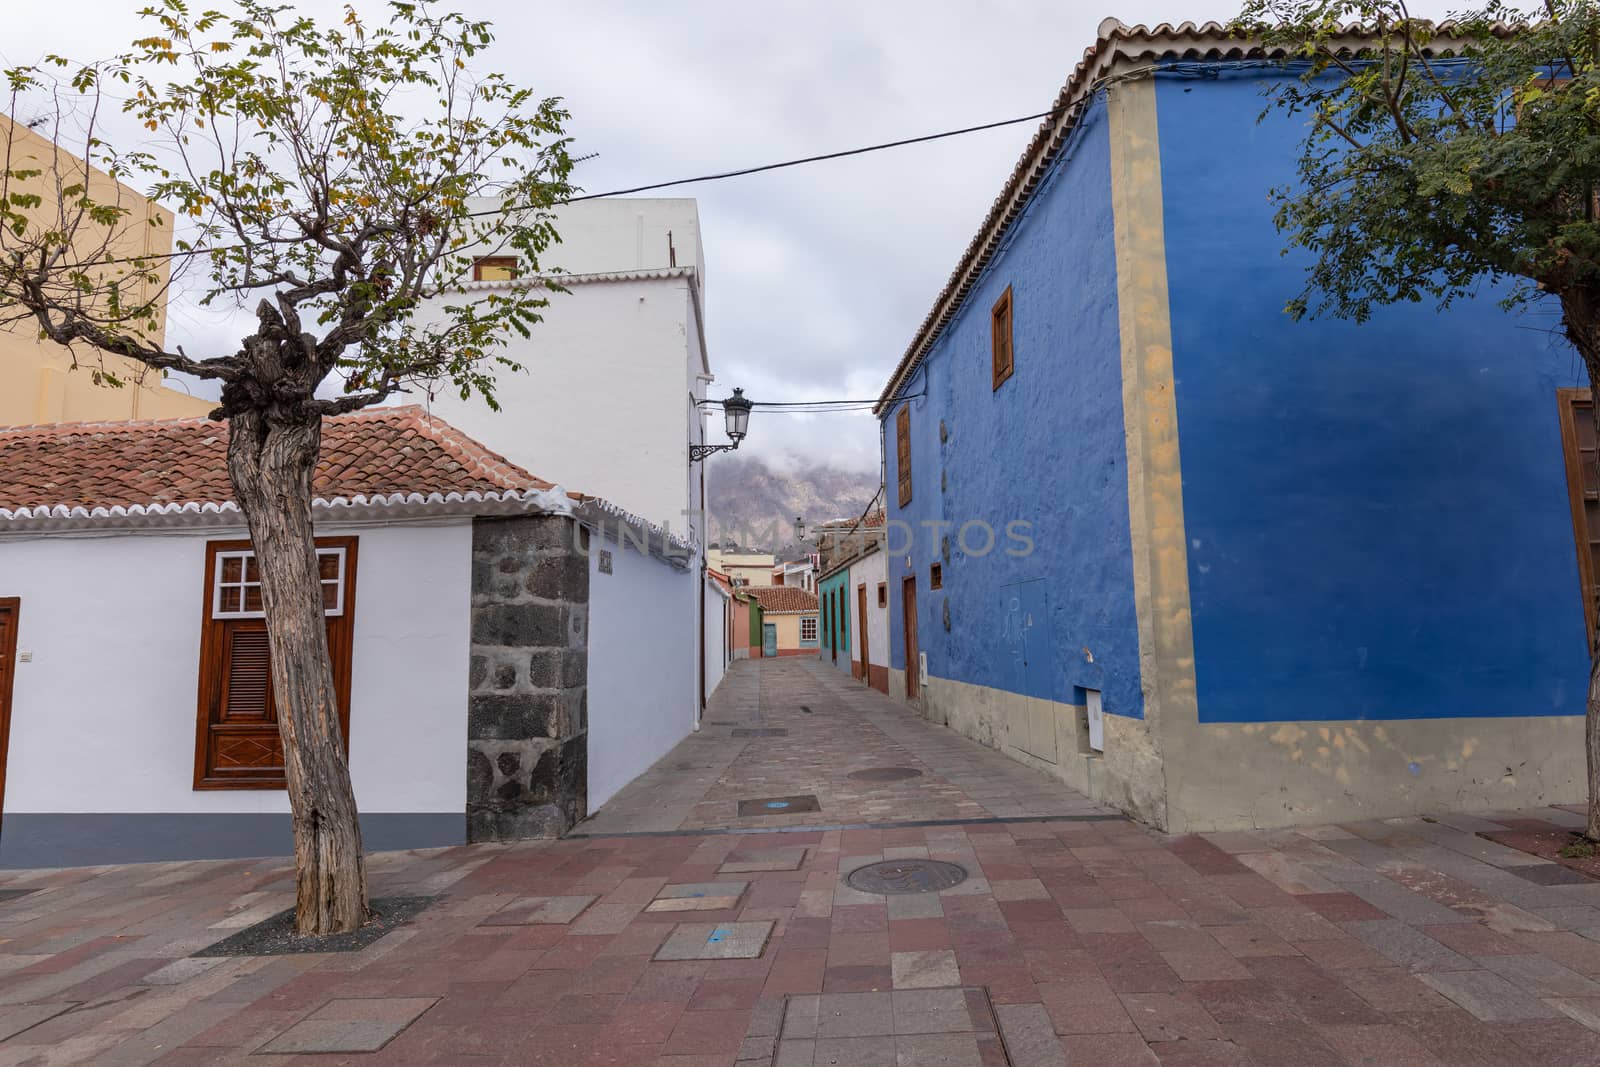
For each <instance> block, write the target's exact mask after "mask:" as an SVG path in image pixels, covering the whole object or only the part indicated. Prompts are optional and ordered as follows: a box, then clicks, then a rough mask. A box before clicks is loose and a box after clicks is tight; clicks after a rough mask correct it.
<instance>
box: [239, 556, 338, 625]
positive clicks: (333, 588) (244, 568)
mask: <svg viewBox="0 0 1600 1067" xmlns="http://www.w3.org/2000/svg"><path fill="white" fill-rule="evenodd" d="M344 576H345V550H344V549H343V548H319V549H317V577H318V579H319V580H320V581H321V583H322V613H323V614H324V615H330V616H331V615H343V614H344V588H345V580H344ZM211 617H212V618H213V619H261V618H265V617H266V608H265V605H263V604H262V602H261V571H260V568H259V567H258V566H257V565H256V554H255V553H254V552H250V551H232V552H218V553H217V570H216V581H215V583H214V584H213V586H212V590H211Z"/></svg>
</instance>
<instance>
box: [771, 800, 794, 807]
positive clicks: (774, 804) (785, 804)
mask: <svg viewBox="0 0 1600 1067" xmlns="http://www.w3.org/2000/svg"><path fill="white" fill-rule="evenodd" d="M788 806H789V802H788V801H787V800H769V801H767V807H769V808H787V807H788Z"/></svg>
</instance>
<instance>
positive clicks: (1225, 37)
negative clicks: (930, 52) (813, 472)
mask: <svg viewBox="0 0 1600 1067" xmlns="http://www.w3.org/2000/svg"><path fill="white" fill-rule="evenodd" d="M1456 29H1457V27H1456V26H1455V25H1454V24H1452V23H1450V22H1441V23H1438V24H1437V25H1435V26H1434V27H1433V37H1432V39H1431V40H1430V41H1429V42H1428V45H1427V47H1426V48H1425V49H1424V52H1425V53H1426V54H1427V55H1429V56H1430V57H1431V56H1450V55H1458V54H1460V53H1461V52H1463V51H1465V50H1466V49H1467V48H1468V47H1469V46H1470V42H1469V41H1468V39H1466V38H1463V37H1461V36H1459V35H1457V33H1456ZM1492 32H1494V33H1495V34H1497V35H1499V36H1509V35H1510V34H1512V33H1514V32H1515V30H1514V29H1513V28H1512V27H1510V26H1507V25H1505V24H1504V23H1496V24H1495V25H1494V26H1493V27H1492ZM1378 36H1379V34H1378V31H1376V30H1374V29H1372V28H1371V27H1368V26H1362V25H1360V24H1358V23H1351V24H1349V25H1347V26H1343V27H1340V28H1339V32H1338V34H1337V35H1335V36H1333V37H1331V38H1330V39H1329V40H1328V42H1327V44H1328V46H1329V47H1330V48H1332V49H1334V50H1336V51H1338V52H1341V53H1344V54H1351V53H1355V52H1357V51H1359V50H1360V49H1361V48H1362V47H1363V46H1365V45H1367V44H1368V43H1369V42H1371V41H1372V40H1374V39H1375V38H1377V37H1378ZM1288 54H1289V46H1287V45H1274V46H1271V47H1268V46H1267V45H1265V44H1263V43H1262V41H1261V40H1260V39H1259V38H1257V37H1255V36H1253V35H1252V34H1251V33H1250V32H1249V31H1247V30H1243V29H1235V28H1233V27H1232V26H1228V25H1224V24H1223V23H1220V22H1205V23H1201V24H1199V25H1196V24H1195V23H1193V22H1183V23H1179V24H1178V25H1176V26H1174V25H1172V24H1171V23H1167V22H1163V23H1160V24H1159V25H1156V26H1143V25H1139V26H1127V25H1124V24H1123V23H1122V22H1120V21H1118V20H1117V19H1115V18H1108V19H1103V20H1102V21H1101V23H1100V26H1099V30H1098V39H1097V40H1096V41H1095V43H1094V44H1092V45H1090V46H1089V47H1088V48H1087V49H1085V50H1084V53H1083V59H1082V60H1081V61H1079V63H1078V65H1077V67H1076V68H1075V69H1074V70H1073V72H1072V75H1071V77H1069V78H1068V79H1067V83H1066V84H1065V85H1063V86H1062V87H1061V91H1060V92H1059V93H1058V94H1056V99H1055V103H1054V105H1053V106H1052V107H1051V109H1050V117H1049V118H1047V119H1045V120H1044V122H1043V123H1042V124H1041V125H1040V126H1039V129H1038V131H1037V132H1036V133H1035V134H1034V135H1033V138H1032V139H1031V140H1030V141H1029V142H1028V146H1027V148H1025V149H1023V152H1022V158H1021V159H1019V160H1017V165H1016V166H1015V167H1014V168H1012V171H1011V176H1010V177H1009V178H1007V179H1006V184H1005V185H1004V186H1003V187H1002V188H1001V190H1000V195H999V196H998V197H996V198H995V201H994V203H993V204H992V205H990V207H989V213H988V214H987V215H986V216H985V217H984V220H983V225H982V226H980V227H979V228H978V233H977V235H976V236H975V237H973V238H972V241H971V242H970V243H969V244H968V245H967V249H966V251H965V252H963V253H962V254H961V259H960V261H959V262H958V263H957V264H956V269H955V272H954V273H952V274H951V275H950V280H949V281H948V282H946V283H945V287H944V289H943V290H941V291H940V293H939V296H938V299H936V300H935V301H934V302H933V309H932V310H931V311H929V312H928V315H927V317H926V318H924V319H923V320H922V325H921V326H920V327H918V328H917V334H916V336H915V337H914V338H912V340H911V345H910V347H908V348H907V349H906V351H905V355H903V356H901V357H900V362H899V364H898V365H897V366H896V367H895V369H894V373H893V374H891V375H890V376H889V382H888V384H887V385H885V386H884V387H883V393H882V394H881V395H880V396H879V397H878V403H877V405H876V406H875V407H874V408H873V409H872V410H873V414H875V415H881V414H883V411H884V409H885V408H886V407H888V406H889V404H890V403H891V402H892V401H893V400H894V398H895V395H896V394H897V393H899V391H900V388H901V386H902V385H903V384H904V383H905V381H906V379H907V378H909V377H910V375H911V373H912V372H913V371H915V370H916V369H917V366H918V364H920V363H921V362H922V359H923V357H924V356H926V355H927V353H928V349H929V348H931V347H932V346H933V343H934V341H936V340H938V338H939V334H940V333H942V332H943V330H944V328H945V326H946V325H948V324H949V322H950V320H951V319H953V318H954V317H955V315H956V312H958V311H960V310H961V305H962V303H963V302H964V301H965V300H966V297H967V294H968V293H969V292H971V290H972V287H973V285H974V284H975V283H976V282H977V279H978V277H979V275H980V274H982V273H983V269H984V267H986V266H988V263H989V260H990V259H992V258H993V257H994V254H995V252H996V250H997V249H998V248H999V245H1000V241H1001V239H1002V238H1003V237H1004V236H1005V233H1006V229H1007V227H1009V226H1010V225H1011V223H1012V222H1014V221H1015V220H1016V219H1017V217H1018V216H1019V215H1021V214H1022V211H1023V209H1024V208H1025V207H1026V206H1027V204H1028V201H1029V200H1030V199H1031V198H1032V196H1033V193H1034V190H1035V189H1037V188H1038V186H1039V184H1040V182H1042V181H1043V180H1044V177H1045V175H1046V174H1047V173H1048V172H1049V169H1050V165H1051V164H1052V163H1054V162H1055V159H1056V156H1057V155H1058V153H1059V152H1060V150H1061V147H1062V145H1063V144H1065V143H1066V140H1067V136H1068V135H1069V134H1070V133H1071V132H1072V130H1073V128H1074V127H1075V126H1076V125H1077V123H1078V119H1079V118H1080V117H1081V116H1082V114H1083V112H1084V110H1085V108H1086V107H1087V105H1088V103H1089V102H1090V101H1091V100H1093V99H1094V96H1095V93H1096V92H1097V91H1098V90H1100V89H1102V88H1104V87H1105V86H1106V85H1107V84H1109V83H1110V81H1112V80H1113V79H1114V78H1116V77H1126V76H1139V75H1143V74H1147V73H1149V70H1150V69H1151V65H1152V64H1155V63H1158V62H1162V61H1166V60H1189V61H1194V60H1245V59H1282V58H1284V57H1286V56H1287V55H1288Z"/></svg>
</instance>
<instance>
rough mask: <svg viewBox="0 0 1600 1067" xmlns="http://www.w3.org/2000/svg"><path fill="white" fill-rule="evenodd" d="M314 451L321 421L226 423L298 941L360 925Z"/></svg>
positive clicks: (362, 872) (355, 842) (355, 835)
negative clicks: (263, 619) (257, 584)
mask: <svg viewBox="0 0 1600 1067" xmlns="http://www.w3.org/2000/svg"><path fill="white" fill-rule="evenodd" d="M321 443H322V420H321V417H320V416H318V415H311V416H309V417H298V418H285V417H284V415H283V413H282V411H281V409H278V410H272V411H269V412H263V411H260V410H249V411H245V412H243V413H240V414H235V415H233V416H231V418H230V420H229V438H228V476H229V478H230V479H231V480H232V482H233V490H234V494H235V495H236V497H237V499H238V501H239V506H240V508H241V509H242V510H243V512H244V517H245V522H246V524H247V525H248V526H249V528H250V540H251V542H252V543H253V544H254V546H255V553H256V562H257V565H258V566H259V567H260V570H261V596H262V601H263V603H264V606H265V608H266V616H267V642H268V648H269V649H270V651H271V655H272V687H273V696H274V698H275V702H276V706H277V712H278V732H279V736H280V737H282V739H283V764H284V773H285V776H286V777H287V779H288V790H289V807H290V809H291V810H292V812H293V819H294V858H295V926H296V929H297V930H298V931H299V932H300V933H301V934H331V933H341V932H345V931H350V930H354V929H357V928H358V927H360V926H361V925H362V924H363V923H365V922H366V920H367V875H366V866H365V862H364V860H363V858H362V853H361V824H360V822H359V820H358V818H357V815H356V799H355V793H354V791H353V790H352V789H351V787H350V768H349V766H348V765H347V764H346V762H345V758H344V740H343V737H342V736H341V734H340V729H339V698H338V690H337V689H336V688H335V686H334V681H333V667H332V663H331V661H330V660H329V658H328V630H327V622H326V620H325V619H324V617H323V608H322V586H321V584H320V581H319V577H318V572H317V554H316V542H315V540H314V538H313V533H312V527H311V474H312V471H313V470H314V469H315V468H316V465H317V457H318V454H319V452H320V449H321Z"/></svg>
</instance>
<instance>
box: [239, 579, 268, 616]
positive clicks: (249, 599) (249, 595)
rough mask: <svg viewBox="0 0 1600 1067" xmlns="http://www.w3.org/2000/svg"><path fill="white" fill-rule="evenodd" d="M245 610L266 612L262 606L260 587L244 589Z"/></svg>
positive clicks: (250, 586) (246, 587) (249, 586)
mask: <svg viewBox="0 0 1600 1067" xmlns="http://www.w3.org/2000/svg"><path fill="white" fill-rule="evenodd" d="M244 610H245V611H264V610H266V609H265V608H263V607H262V605H261V587H260V586H259V585H247V586H245V587H244Z"/></svg>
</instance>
